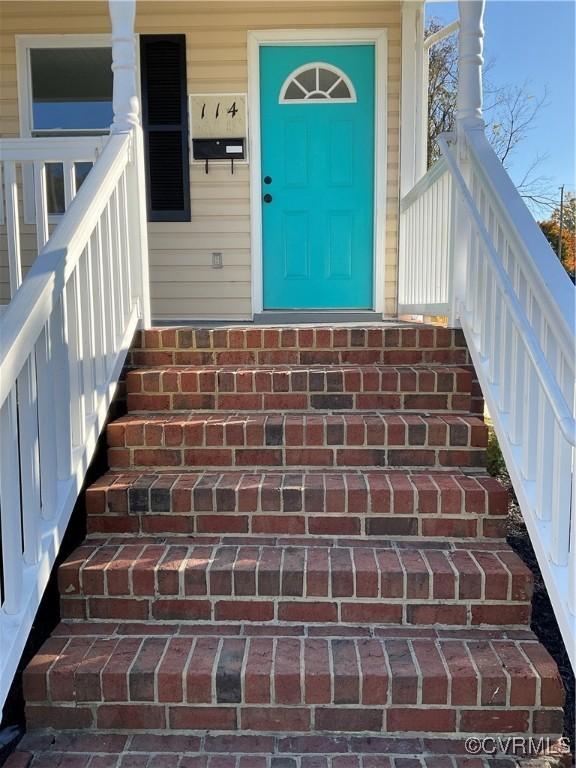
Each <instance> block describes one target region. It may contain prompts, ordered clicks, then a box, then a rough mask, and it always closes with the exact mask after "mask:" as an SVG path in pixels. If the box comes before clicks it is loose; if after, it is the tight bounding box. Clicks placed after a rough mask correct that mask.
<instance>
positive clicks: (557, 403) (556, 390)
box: [438, 136, 576, 445]
mask: <svg viewBox="0 0 576 768" xmlns="http://www.w3.org/2000/svg"><path fill="white" fill-rule="evenodd" d="M438 144H439V146H440V147H441V149H442V152H443V157H444V159H445V160H446V163H447V164H448V166H449V168H450V171H451V173H452V176H453V178H454V180H455V181H456V184H457V186H458V191H459V192H460V194H461V195H462V198H463V199H464V200H465V202H466V203H467V208H468V214H469V216H470V217H471V219H472V222H473V224H474V227H475V229H476V231H477V233H478V235H479V236H480V237H481V238H482V241H483V243H484V246H485V248H486V251H487V253H488V256H489V258H490V261H491V263H492V266H493V268H494V270H495V272H496V275H497V277H498V281H499V283H500V288H501V290H502V295H503V296H504V297H505V300H506V303H507V305H508V308H509V309H510V311H511V313H512V315H513V317H514V321H515V323H516V324H517V326H518V327H519V329H520V330H521V331H522V336H523V342H524V344H525V345H526V350H527V352H528V354H529V356H530V359H531V360H532V363H533V364H534V368H535V371H536V375H537V376H538V379H539V381H540V385H541V387H542V388H543V390H544V392H545V393H546V396H547V397H548V399H549V400H550V404H551V406H552V410H553V412H554V415H555V416H556V420H557V422H558V425H559V426H560V429H561V430H562V434H563V435H564V437H565V438H566V440H567V441H568V442H569V443H570V445H576V421H575V419H574V418H573V416H572V411H571V409H570V407H569V406H568V404H567V403H566V400H565V398H564V395H563V393H562V390H561V389H560V387H559V386H558V383H557V381H556V377H555V376H554V373H553V372H552V370H551V369H550V366H549V365H548V361H547V360H546V358H545V356H544V354H543V353H542V349H541V347H540V345H539V343H538V340H537V338H536V335H535V334H534V331H533V330H532V327H531V326H530V324H529V322H528V321H527V319H526V315H525V313H524V311H523V309H522V307H521V305H520V302H519V301H518V298H517V296H516V292H515V291H514V288H513V286H512V283H511V282H510V278H509V277H508V275H507V273H506V271H505V269H504V268H503V267H502V262H501V259H500V257H499V256H498V253H497V252H496V249H495V248H494V245H493V244H492V240H491V238H490V235H489V233H488V231H487V229H486V226H485V224H484V222H483V220H482V218H481V217H480V215H479V213H478V209H477V208H476V205H475V203H474V199H473V198H472V195H471V194H470V192H469V190H468V187H467V185H466V182H465V181H464V177H463V176H462V174H461V173H460V170H459V168H458V165H457V163H456V160H455V158H454V156H453V153H452V150H451V149H450V147H449V145H448V143H447V141H446V139H444V138H443V137H442V136H441V137H439V139H438Z"/></svg>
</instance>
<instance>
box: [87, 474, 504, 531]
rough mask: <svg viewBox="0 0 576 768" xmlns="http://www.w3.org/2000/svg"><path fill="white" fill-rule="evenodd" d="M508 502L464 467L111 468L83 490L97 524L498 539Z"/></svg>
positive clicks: (105, 527) (92, 526)
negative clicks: (175, 471)
mask: <svg viewBox="0 0 576 768" xmlns="http://www.w3.org/2000/svg"><path fill="white" fill-rule="evenodd" d="M507 505H508V494H507V492H506V490H505V489H504V488H503V487H502V486H501V485H500V483H498V482H497V481H496V480H495V479H494V478H492V477H489V476H488V475H483V474H474V475H472V474H464V473H463V472H461V471H459V470H450V471H447V470H438V471H426V472H417V471H413V472H410V471H406V470H381V469H370V468H368V469H365V470H346V471H344V470H340V471H336V472H323V471H314V470H313V471H308V472H298V471H294V470H293V471H286V470H283V469H278V470H270V469H269V470H266V471H264V472H256V471H254V470H249V469H248V470H246V471H244V472H241V471H227V472H202V471H198V472H193V471H188V472H180V473H178V474H173V473H168V472H158V471H148V472H124V473H117V472H109V473H107V474H106V475H104V476H103V477H101V478H100V479H99V480H98V481H97V482H96V483H94V484H93V485H92V486H91V487H90V488H89V489H88V490H87V492H86V508H87V513H88V531H89V532H90V533H93V534H94V533H96V534H109V533H126V534H130V533H132V534H134V533H140V534H159V535H170V534H185V535H190V534H194V533H196V534H231V535H239V534H252V535H268V536H269V535H298V536H302V535H308V536H329V537H332V536H368V537H370V538H371V539H372V540H373V539H374V537H376V536H393V537H395V538H397V537H402V536H416V537H423V538H429V537H439V538H441V539H443V540H445V539H447V538H454V537H458V538H463V539H468V538H473V539H480V538H488V539H494V538H498V537H502V536H504V535H505V522H506V515H507ZM284 543H288V541H286V542H284Z"/></svg>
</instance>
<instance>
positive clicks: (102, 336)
mask: <svg viewBox="0 0 576 768" xmlns="http://www.w3.org/2000/svg"><path fill="white" fill-rule="evenodd" d="M90 253H91V256H92V290H91V293H90V295H91V296H92V306H93V308H94V337H95V339H94V342H95V349H96V382H97V385H98V388H100V387H101V386H102V385H103V384H104V382H105V381H106V323H107V318H106V315H105V302H104V292H103V286H104V277H103V271H102V237H101V232H100V222H98V224H97V225H96V228H95V230H94V232H93V233H92V237H91V248H90Z"/></svg>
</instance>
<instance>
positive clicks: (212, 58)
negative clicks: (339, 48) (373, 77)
mask: <svg viewBox="0 0 576 768" xmlns="http://www.w3.org/2000/svg"><path fill="white" fill-rule="evenodd" d="M400 26H401V3H399V2H388V3H361V2H335V3H313V2H305V3H298V2H292V3H289V2H274V3H272V2H266V3H265V2H261V3H258V2H256V3H254V2H252V3H250V2H246V3H240V2H215V1H214V0H213V2H211V3H207V2H204V3H193V2H187V3H183V2H162V3H157V2H151V1H150V0H144V1H143V2H142V1H141V2H139V3H138V14H137V20H136V28H137V31H138V32H141V33H143V34H153V33H185V34H186V44H187V45H186V57H187V73H188V92H189V93H220V92H222V93H233V92H240V93H244V92H246V91H247V88H248V83H247V80H248V63H247V32H248V30H251V29H273V28H286V29H296V28H300V29H305V28H310V27H326V28H336V27H338V28H346V27H382V28H386V29H387V30H388V94H387V95H388V137H387V148H388V182H387V206H386V221H387V223H386V227H387V231H386V239H385V243H386V256H385V261H386V269H385V276H384V280H385V285H384V286H383V291H384V296H385V311H386V312H387V313H394V312H395V301H396V263H397V237H398V220H397V208H398V149H399V110H400V107H399V102H400V58H401V51H400V43H401V39H400ZM0 29H1V32H0V135H2V136H17V135H18V130H19V128H18V103H17V88H16V52H15V41H14V35H15V34H52V33H64V34H66V33H68V34H77V33H85V32H90V33H94V34H95V33H101V32H108V31H109V29H110V22H109V18H108V10H107V4H106V3H104V2H57V3H50V2H34V3H28V2H24V1H23V0H19V2H2V3H0ZM190 180H191V206H192V221H191V222H188V223H176V222H154V223H151V224H150V225H149V238H150V269H151V294H152V314H153V316H154V317H155V318H158V319H162V318H170V317H182V318H184V317H196V318H200V317H203V318H219V317H222V318H224V317H225V318H229V319H245V318H248V317H249V316H250V310H251V301H250V299H251V297H250V293H251V283H250V280H251V272H250V204H249V191H250V185H249V168H248V166H247V165H242V164H237V165H236V167H235V172H234V176H233V177H232V176H231V175H230V172H229V168H228V167H227V166H217V165H216V164H212V165H211V167H210V173H209V174H208V175H206V174H205V172H204V167H203V166H202V165H196V164H193V165H192V170H191V179H190ZM25 231H26V232H27V236H26V246H27V247H26V248H25V254H24V260H25V263H26V264H29V262H30V259H31V258H32V256H31V254H32V248H33V243H34V230H33V228H32V227H26V228H25ZM2 235H3V236H0V302H1V301H6V300H7V298H8V285H7V270H6V261H7V252H6V238H5V234H4V232H2ZM213 251H219V252H221V253H222V254H223V263H224V267H223V269H212V268H211V262H212V252H213Z"/></svg>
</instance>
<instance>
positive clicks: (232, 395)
mask: <svg viewBox="0 0 576 768" xmlns="http://www.w3.org/2000/svg"><path fill="white" fill-rule="evenodd" d="M126 387H127V392H128V409H129V410H130V411H161V410H172V411H183V410H191V409H192V410H230V409H231V408H232V409H234V410H239V409H242V410H258V411H262V410H264V411H275V412H278V411H281V410H282V411H286V410H307V409H311V410H314V409H324V410H346V409H358V410H365V409H374V408H377V409H383V410H404V411H422V410H423V409H426V410H433V411H446V410H448V411H450V412H469V411H470V404H471V400H470V393H471V387H472V374H471V372H470V371H467V370H464V369H462V368H457V367H447V366H424V365H423V366H418V367H415V366H401V367H392V366H382V365H371V366H341V367H338V366H334V365H331V366H320V365H318V366H281V365H278V366H259V367H254V366H246V365H244V366H220V367H217V366H180V367H169V366H165V367H161V368H144V369H139V370H133V371H129V372H128V374H127V377H126Z"/></svg>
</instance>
